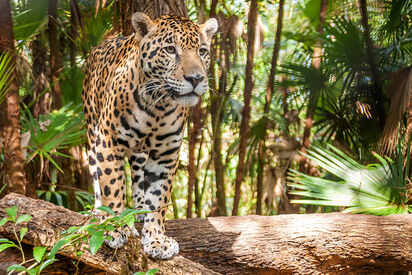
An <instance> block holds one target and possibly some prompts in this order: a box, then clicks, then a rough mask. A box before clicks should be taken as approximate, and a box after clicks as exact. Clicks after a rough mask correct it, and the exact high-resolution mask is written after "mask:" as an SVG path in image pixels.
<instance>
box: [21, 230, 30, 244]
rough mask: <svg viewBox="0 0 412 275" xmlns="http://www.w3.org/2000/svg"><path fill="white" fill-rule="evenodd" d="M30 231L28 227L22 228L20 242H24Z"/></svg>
mask: <svg viewBox="0 0 412 275" xmlns="http://www.w3.org/2000/svg"><path fill="white" fill-rule="evenodd" d="M28 230H29V229H28V228H27V227H22V228H21V229H20V241H21V240H23V238H24V236H25V235H26V233H27V231H28Z"/></svg>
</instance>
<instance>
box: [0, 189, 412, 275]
mask: <svg viewBox="0 0 412 275" xmlns="http://www.w3.org/2000/svg"><path fill="white" fill-rule="evenodd" d="M12 205H18V207H19V214H22V213H27V214H30V215H32V216H33V219H32V220H31V221H30V222H29V223H28V225H27V227H28V228H29V232H28V234H27V235H26V236H27V237H25V238H24V242H25V243H27V244H36V245H44V246H51V245H53V244H54V242H55V241H56V238H57V236H58V234H59V232H61V230H63V229H67V228H68V227H69V226H74V225H80V224H84V222H86V220H87V217H85V216H82V215H80V214H78V213H75V212H72V211H70V210H68V209H65V208H62V207H59V206H56V205H54V204H51V203H48V202H45V201H42V200H34V199H30V198H27V197H24V196H21V195H17V194H9V195H7V196H6V197H5V198H3V199H2V200H0V217H4V216H5V211H4V210H5V208H6V207H10V206H12ZM11 231H12V225H11V224H10V223H8V224H6V225H5V226H3V227H0V234H2V235H3V236H6V237H11V235H12V234H10V233H11ZM166 232H167V235H169V236H173V237H174V238H176V240H177V241H178V242H179V244H180V250H181V253H180V254H181V256H178V257H175V258H174V259H173V260H171V261H152V260H150V259H149V260H148V262H147V264H146V265H145V264H144V262H145V259H144V257H143V256H142V255H141V254H140V253H141V251H140V248H139V247H138V241H137V240H135V239H133V245H135V246H132V248H133V249H135V250H134V252H133V251H131V249H132V248H130V247H129V248H128V247H127V248H124V249H119V250H118V251H117V252H116V254H115V255H113V250H111V249H109V248H107V247H106V246H103V247H102V248H101V249H100V250H99V251H98V253H97V254H96V255H95V256H93V255H91V254H90V253H87V252H85V253H84V254H83V256H82V258H81V261H82V262H84V263H86V264H88V265H90V266H93V267H95V268H98V269H102V270H107V271H108V272H111V273H115V274H119V273H120V272H121V270H122V268H124V267H122V266H123V264H124V263H123V261H122V259H123V260H124V259H128V260H130V254H134V258H133V261H132V262H131V263H132V265H133V266H135V267H136V266H140V270H142V269H144V270H147V269H149V268H154V267H158V268H159V269H160V272H161V274H326V273H328V274H359V273H367V274H388V273H389V272H395V271H408V270H412V242H410V241H407V240H410V239H412V216H411V215H393V216H387V217H382V216H369V215H351V214H340V213H329V214H301V215H296V214H295V215H279V216H244V217H218V218H208V219H188V220H174V221H168V222H167V224H166ZM60 254H61V255H64V256H67V257H73V258H75V257H76V255H75V253H73V251H67V250H66V251H63V252H61V253H60ZM185 272H186V273H185Z"/></svg>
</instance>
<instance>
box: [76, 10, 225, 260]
mask: <svg viewBox="0 0 412 275" xmlns="http://www.w3.org/2000/svg"><path fill="white" fill-rule="evenodd" d="M132 24H133V26H134V28H135V30H136V33H135V34H133V35H130V36H128V37H118V38H114V39H111V40H107V41H105V42H103V43H102V44H101V45H100V46H98V47H97V48H95V49H94V50H93V51H92V52H91V54H90V56H89V58H88V60H87V66H86V68H87V69H86V74H85V79H84V84H83V93H82V99H83V104H84V114H85V118H86V121H87V134H88V139H89V146H90V148H89V166H90V173H91V175H92V180H93V186H94V190H95V208H97V207H99V206H101V205H104V206H109V207H111V208H112V209H113V210H114V212H115V213H120V212H121V211H122V210H123V209H124V208H125V191H126V190H125V184H124V182H125V174H124V170H123V165H124V161H123V160H124V157H125V156H127V157H128V158H129V161H130V166H131V173H132V192H133V201H134V206H135V208H138V209H147V210H151V211H153V212H152V213H149V214H146V216H145V218H144V226H143V230H142V244H143V248H144V251H145V252H146V253H147V254H148V255H149V256H151V257H153V258H160V259H168V258H171V257H173V256H174V255H176V254H177V253H178V251H179V246H178V244H177V242H176V241H175V240H173V239H172V238H169V237H167V236H165V234H164V231H165V228H164V216H165V213H166V208H167V205H168V201H169V200H170V194H171V189H172V178H173V176H174V174H175V172H176V168H177V164H178V154H179V150H180V146H181V144H182V138H183V132H184V128H185V121H186V117H187V110H188V107H190V106H193V105H195V104H196V103H197V102H198V100H199V98H200V96H201V95H202V94H203V93H205V92H206V91H207V90H208V82H207V69H208V67H209V61H210V57H209V48H210V41H211V38H212V36H213V35H214V33H215V32H216V30H217V21H216V20H215V19H209V20H208V21H207V22H206V23H205V24H203V25H198V24H195V23H193V22H192V21H190V20H189V19H186V18H181V17H173V16H163V17H161V18H159V19H157V20H155V21H152V20H151V19H150V18H149V17H148V16H147V15H145V14H143V13H136V14H135V15H133V18H132ZM132 231H133V230H132ZM118 233H119V234H117V235H114V237H115V238H114V240H113V241H111V242H109V243H108V244H109V245H110V246H112V247H120V246H122V245H123V244H124V243H125V242H127V234H128V233H125V232H118Z"/></svg>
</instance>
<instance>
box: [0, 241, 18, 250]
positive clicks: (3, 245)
mask: <svg viewBox="0 0 412 275" xmlns="http://www.w3.org/2000/svg"><path fill="white" fill-rule="evenodd" d="M9 247H17V245H15V244H14V243H4V244H0V252H2V251H4V250H6V249H7V248H9Z"/></svg>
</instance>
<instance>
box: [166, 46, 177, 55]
mask: <svg viewBox="0 0 412 275" xmlns="http://www.w3.org/2000/svg"><path fill="white" fill-rule="evenodd" d="M164 49H165V50H166V52H167V53H168V54H176V48H175V47H173V46H167V47H165V48H164Z"/></svg>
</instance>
